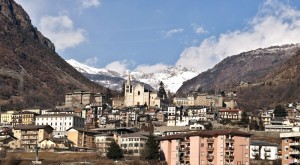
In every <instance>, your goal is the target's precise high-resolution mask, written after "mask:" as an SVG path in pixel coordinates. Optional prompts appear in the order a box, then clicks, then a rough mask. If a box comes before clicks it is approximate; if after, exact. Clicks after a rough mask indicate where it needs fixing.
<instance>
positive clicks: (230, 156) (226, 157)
mask: <svg viewBox="0 0 300 165" xmlns="http://www.w3.org/2000/svg"><path fill="white" fill-rule="evenodd" d="M225 159H229V160H233V159H234V156H233V155H225Z"/></svg>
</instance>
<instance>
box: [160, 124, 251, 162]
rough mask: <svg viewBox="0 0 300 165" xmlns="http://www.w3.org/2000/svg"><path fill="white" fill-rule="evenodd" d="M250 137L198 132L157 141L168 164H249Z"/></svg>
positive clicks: (245, 134)
mask: <svg viewBox="0 0 300 165" xmlns="http://www.w3.org/2000/svg"><path fill="white" fill-rule="evenodd" d="M250 136H251V134H248V133H245V132H241V131H238V130H230V129H228V130H213V131H200V132H194V133H189V134H180V135H170V136H165V137H162V138H160V148H161V151H162V152H163V157H164V158H165V161H166V162H167V164H168V165H178V164H180V165H181V164H182V165H183V164H184V165H202V164H203V165H217V164H220V165H237V164H243V165H249V163H250V155H249V153H250V150H249V148H250Z"/></svg>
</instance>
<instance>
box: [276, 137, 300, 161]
mask: <svg viewBox="0 0 300 165" xmlns="http://www.w3.org/2000/svg"><path fill="white" fill-rule="evenodd" d="M280 138H281V148H282V151H281V153H282V159H281V161H282V162H281V164H282V165H289V164H300V132H291V133H280Z"/></svg>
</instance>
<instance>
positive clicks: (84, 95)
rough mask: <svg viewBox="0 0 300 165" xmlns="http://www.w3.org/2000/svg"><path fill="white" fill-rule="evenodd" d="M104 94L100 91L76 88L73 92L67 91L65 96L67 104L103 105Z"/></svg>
mask: <svg viewBox="0 0 300 165" xmlns="http://www.w3.org/2000/svg"><path fill="white" fill-rule="evenodd" d="M103 100H104V99H103V96H102V95H101V94H99V93H96V94H95V93H92V92H88V91H84V90H76V91H74V92H73V93H67V94H66V96H65V106H66V107H72V106H80V105H83V106H85V105H88V104H93V105H102V104H103V103H104V102H103Z"/></svg>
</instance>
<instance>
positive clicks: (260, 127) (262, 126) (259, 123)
mask: <svg viewBox="0 0 300 165" xmlns="http://www.w3.org/2000/svg"><path fill="white" fill-rule="evenodd" d="M258 127H259V130H260V131H264V130H265V126H264V122H263V121H262V118H261V116H259V121H258Z"/></svg>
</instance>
